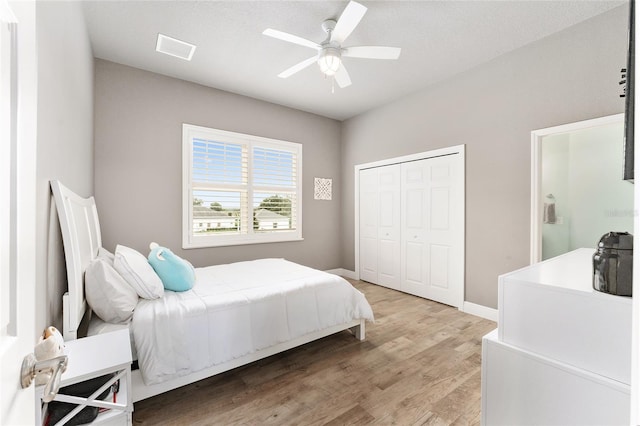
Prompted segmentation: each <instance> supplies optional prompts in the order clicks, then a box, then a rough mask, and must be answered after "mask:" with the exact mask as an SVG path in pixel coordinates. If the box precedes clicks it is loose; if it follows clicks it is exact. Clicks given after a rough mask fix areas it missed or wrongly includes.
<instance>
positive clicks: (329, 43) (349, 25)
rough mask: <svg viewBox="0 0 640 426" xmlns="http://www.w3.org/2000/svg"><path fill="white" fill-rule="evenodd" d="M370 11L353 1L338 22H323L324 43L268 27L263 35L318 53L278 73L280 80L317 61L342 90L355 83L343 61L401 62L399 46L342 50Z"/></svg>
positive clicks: (346, 48)
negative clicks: (363, 59)
mask: <svg viewBox="0 0 640 426" xmlns="http://www.w3.org/2000/svg"><path fill="white" fill-rule="evenodd" d="M366 12H367V8H366V7H365V6H363V5H361V4H360V3H357V2H355V1H350V2H349V4H348V5H347V7H346V8H345V9H344V11H343V12H342V15H340V18H338V21H337V22H336V21H334V20H333V19H328V20H326V21H324V22H323V23H322V29H323V30H324V31H325V32H326V33H327V38H326V39H325V40H324V41H323V42H322V43H316V42H313V41H311V40H307V39H305V38H302V37H298V36H296V35H293V34H289V33H285V32H282V31H278V30H274V29H271V28H268V29H266V30H264V31H263V33H262V34H264V35H266V36H269V37H273V38H277V39H279V40H283V41H288V42H289V43H294V44H298V45H301V46H306V47H310V48H312V49H316V50H317V51H318V53H317V54H315V55H314V56H312V57H310V58H309V59H305V60H304V61H302V62H300V63H298V64H296V65H294V66H292V67H291V68H288V69H286V70H284V71H283V72H281V73H280V74H278V77H280V78H287V77H289V76H291V75H293V74H295V73H297V72H299V71H302V70H303V69H305V68H307V67H308V66H310V65H311V64H313V63H314V62H317V63H318V66H319V67H320V71H322V72H323V73H324V74H325V75H326V76H329V77H333V78H334V79H335V81H336V82H337V83H338V86H340V87H341V88H344V87H347V86H349V85H350V84H351V77H349V73H348V72H347V70H346V68H345V67H344V64H343V63H342V58H365V59H398V57H399V56H400V50H401V49H400V48H399V47H385V46H354V47H342V43H344V41H345V40H346V39H347V37H349V35H350V34H351V33H352V32H353V30H354V29H355V28H356V26H358V24H359V23H360V20H361V19H362V17H363V16H364V14H365V13H366Z"/></svg>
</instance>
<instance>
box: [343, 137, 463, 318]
mask: <svg viewBox="0 0 640 426" xmlns="http://www.w3.org/2000/svg"><path fill="white" fill-rule="evenodd" d="M465 148H466V146H465V145H464V144H462V145H455V146H450V147H446V148H440V149H434V150H431V151H424V152H419V153H417V154H410V155H403V156H400V157H393V158H386V159H384V160H378V161H373V162H370V163H363V164H356V165H355V166H353V169H354V185H355V188H354V189H355V190H354V209H353V210H354V215H355V217H354V232H355V241H354V245H355V247H354V252H355V279H357V280H359V279H360V170H364V169H371V168H374V167H382V166H390V165H392V164H399V163H406V162H409V161H418V160H426V159H429V158H434V157H442V156H445V155H456V154H458V155H459V156H458V157H457V158H458V161H459V162H460V169H461V170H462V171H463V173H464V174H465V176H466V171H465ZM465 179H466V177H465ZM464 192H465V189H464V188H463V196H462V209H463V211H465V212H466V195H465V194H464ZM465 216H466V214H465ZM462 222H463V223H462V232H461V235H462V264H463V265H465V264H466V263H465V256H466V253H465V226H466V220H463V221H462ZM465 281H466V279H465V278H463V280H462V285H463V288H462V291H461V292H459V293H460V294H461V300H460V301H459V302H460V303H459V304H458V307H459V309H462V307H463V304H464V290H465V288H464V287H465Z"/></svg>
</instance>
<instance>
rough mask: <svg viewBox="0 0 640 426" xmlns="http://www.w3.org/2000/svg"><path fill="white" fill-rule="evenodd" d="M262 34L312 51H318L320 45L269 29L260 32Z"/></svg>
mask: <svg viewBox="0 0 640 426" xmlns="http://www.w3.org/2000/svg"><path fill="white" fill-rule="evenodd" d="M262 34H264V35H266V36H269V37H273V38H277V39H278V40H283V41H288V42H289V43H295V44H299V45H300V46H306V47H310V48H312V49H316V50H317V49H320V47H321V46H320V45H319V44H318V43H315V42H313V41H311V40H307V39H306V38H302V37H298V36H296V35H293V34H289V33H283V32H282V31H278V30H274V29H271V28H267V29H266V30H264V31H263V32H262Z"/></svg>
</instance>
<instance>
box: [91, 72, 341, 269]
mask: <svg viewBox="0 0 640 426" xmlns="http://www.w3.org/2000/svg"><path fill="white" fill-rule="evenodd" d="M95 83H96V86H95V91H96V95H95V96H96V103H95V196H96V202H97V205H98V211H99V213H100V220H101V226H102V238H103V245H104V246H105V247H106V248H107V249H109V250H114V249H115V246H116V244H123V245H126V246H130V247H133V248H135V249H136V250H139V251H140V252H142V253H145V254H146V253H148V252H149V248H148V247H149V243H150V242H152V241H156V242H157V243H159V244H161V245H165V246H167V247H169V248H170V249H171V250H173V251H174V252H175V253H176V254H178V255H179V256H182V257H185V258H187V259H189V260H190V261H191V262H192V263H193V264H194V265H195V266H205V265H214V264H220V263H228V262H233V261H239V260H249V259H255V258H262V257H284V258H286V259H289V260H292V261H295V262H299V263H302V264H305V265H308V266H312V267H315V268H319V269H332V268H338V267H340V266H341V265H342V258H341V255H340V235H339V230H338V228H339V226H340V225H339V224H340V219H341V216H340V211H341V210H340V207H341V202H340V200H341V193H340V190H341V188H342V184H341V182H340V123H339V122H337V121H335V120H331V119H328V118H324V117H320V116H317V115H313V114H309V113H305V112H301V111H297V110H293V109H290V108H285V107H281V106H277V105H274V104H270V103H267V102H263V101H258V100H255V99H251V98H247V97H244V96H239V95H235V94H232V93H228V92H224V91H220V90H216V89H212V88H208V87H204V86H200V85H197V84H194V83H189V82H186V81H182V80H177V79H174V78H170V77H166V76H162V75H159V74H154V73H151V72H147V71H142V70H139V69H135V68H131V67H127V66H124V65H119V64H115V63H113V62H107V61H104V60H96V73H95ZM182 123H190V124H195V125H199V126H205V127H212V128H217V129H222V130H229V131H233V132H240V133H247V134H252V135H257V136H263V137H268V138H274V139H282V140H286V141H291V142H298V143H301V144H302V145H303V148H302V149H303V151H302V152H303V201H302V203H303V204H302V206H303V210H302V212H303V237H304V241H301V242H286V243H275V244H257V245H247V246H234V247H221V248H207V249H190V250H182V248H181V247H182V235H181V232H182V222H181V217H182V159H181V152H182V151H181V149H182V148H181V147H182ZM314 177H324V178H333V185H334V186H333V187H334V194H333V201H316V200H313V178H314Z"/></svg>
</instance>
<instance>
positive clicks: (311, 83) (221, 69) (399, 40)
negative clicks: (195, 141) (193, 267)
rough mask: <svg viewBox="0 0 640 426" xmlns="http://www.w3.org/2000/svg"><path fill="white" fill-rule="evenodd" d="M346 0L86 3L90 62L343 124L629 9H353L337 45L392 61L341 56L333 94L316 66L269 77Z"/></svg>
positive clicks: (302, 52)
mask: <svg viewBox="0 0 640 426" xmlns="http://www.w3.org/2000/svg"><path fill="white" fill-rule="evenodd" d="M347 3H348V2H347V1H338V2H336V1H237V0H236V1H89V2H86V3H84V5H83V6H84V11H85V17H86V20H87V28H88V31H89V36H90V38H91V44H92V47H93V52H94V55H95V56H96V57H97V58H102V59H106V60H109V61H113V62H118V63H121V64H125V65H130V66H133V67H136V68H141V69H144V70H148V71H153V72H156V73H160V74H164V75H168V76H172V77H176V78H180V79H184V80H188V81H192V82H195V83H199V84H203V85H206V86H210V87H215V88H217V89H221V90H226V91H229V92H233V93H238V94H242V95H246V96H250V97H253V98H257V99H262V100H265V101H269V102H273V103H276V104H280V105H285V106H289V107H292V108H296V109H300V110H303V111H309V112H313V113H316V114H320V115H323V116H326V117H330V118H335V119H338V120H344V119H346V118H349V117H352V116H354V115H357V114H360V113H362V112H364V111H367V110H369V109H372V108H375V107H377V106H380V105H383V104H385V103H388V102H390V101H392V100H394V99H397V98H399V97H402V96H405V95H407V94H409V93H412V92H414V91H416V90H419V89H422V88H425V87H427V86H429V85H431V84H434V83H436V82H438V81H441V80H443V79H446V78H448V77H450V76H453V75H455V74H457V73H460V72H462V71H465V70H468V69H470V68H472V67H474V66H476V65H479V64H481V63H483V62H487V61H489V60H491V59H493V58H495V57H497V56H499V55H502V54H504V53H507V52H509V51H511V50H514V49H517V48H519V47H521V46H523V45H526V44H528V43H531V42H533V41H536V40H539V39H541V38H543V37H546V36H548V35H550V34H552V33H554V32H557V31H560V30H562V29H564V28H567V27H569V26H572V25H575V24H577V23H579V22H581V21H583V20H586V19H589V18H591V17H593V16H595V15H598V14H600V13H603V12H606V11H607V10H610V9H612V8H614V7H618V6H622V5H624V4H626V2H625V1H584V0H579V1H569V0H566V1H564V0H563V1H361V3H362V4H364V5H365V6H366V7H368V11H367V13H366V14H365V16H364V18H363V19H362V21H361V22H360V25H358V27H357V28H356V29H355V31H354V32H353V33H352V34H351V36H350V37H349V38H348V39H347V41H346V42H345V43H344V46H356V45H386V46H396V47H401V48H402V54H401V55H400V59H398V60H397V61H385V60H368V59H356V58H345V59H344V64H345V65H346V67H347V69H348V71H349V74H350V76H351V80H352V81H353V84H352V85H351V86H349V87H347V88H344V89H340V88H338V87H337V85H336V87H335V93H332V90H331V85H332V83H331V80H330V79H325V78H324V76H323V75H322V74H321V73H320V71H319V69H318V67H317V66H315V65H313V66H311V67H309V68H307V69H305V70H303V71H301V72H299V73H298V74H295V75H293V76H291V77H289V78H287V79H281V78H278V77H277V75H278V74H279V73H280V72H281V71H283V70H285V69H286V68H288V67H290V66H292V65H294V64H296V63H298V62H300V61H302V60H304V59H306V58H308V57H310V56H312V55H313V54H314V50H312V49H309V48H306V47H302V46H298V45H294V44H290V43H286V42H283V41H280V40H276V39H273V38H270V37H266V36H264V35H262V31H263V30H265V29H266V28H274V29H278V30H281V31H285V32H288V33H292V34H295V35H298V36H300V37H304V38H307V39H309V40H313V41H316V42H321V41H323V40H324V38H325V33H324V32H323V31H322V29H321V27H320V24H321V23H322V22H323V21H324V20H325V19H329V18H334V19H335V18H337V17H338V16H339V15H340V13H341V12H342V10H343V9H344V7H345V6H346V5H347ZM158 33H163V34H165V35H168V36H170V37H174V38H177V39H180V40H184V41H187V42H189V43H193V44H195V45H197V46H198V47H197V50H196V52H195V55H194V57H193V60H192V61H191V62H186V61H183V60H181V59H177V58H173V57H170V56H166V55H162V54H160V53H157V52H156V51H155V44H156V38H157V35H158Z"/></svg>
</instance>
